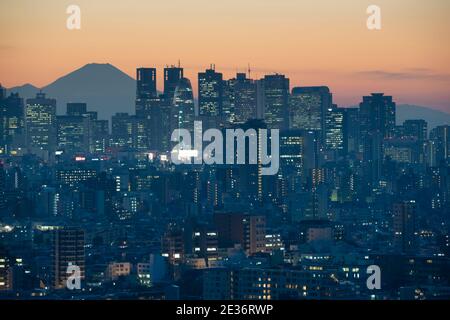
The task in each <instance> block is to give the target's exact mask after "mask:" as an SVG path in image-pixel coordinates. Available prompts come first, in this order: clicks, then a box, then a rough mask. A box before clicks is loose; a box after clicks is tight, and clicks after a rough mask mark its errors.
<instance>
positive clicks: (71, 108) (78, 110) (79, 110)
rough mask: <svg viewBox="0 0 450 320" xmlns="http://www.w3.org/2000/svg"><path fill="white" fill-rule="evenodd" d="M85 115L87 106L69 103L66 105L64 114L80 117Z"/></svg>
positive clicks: (79, 103)
mask: <svg viewBox="0 0 450 320" xmlns="http://www.w3.org/2000/svg"><path fill="white" fill-rule="evenodd" d="M86 113H87V105H86V103H83V102H69V103H67V111H66V114H67V115H68V116H75V117H80V116H82V115H85V114H86Z"/></svg>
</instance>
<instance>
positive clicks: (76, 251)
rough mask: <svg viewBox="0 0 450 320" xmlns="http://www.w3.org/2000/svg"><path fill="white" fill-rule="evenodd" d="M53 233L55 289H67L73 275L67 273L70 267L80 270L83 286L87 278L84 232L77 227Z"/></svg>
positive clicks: (65, 228)
mask: <svg viewBox="0 0 450 320" xmlns="http://www.w3.org/2000/svg"><path fill="white" fill-rule="evenodd" d="M52 232H53V234H52V247H53V250H52V259H53V266H52V275H53V284H52V285H53V288H54V289H64V288H67V280H68V277H69V276H70V275H71V274H70V273H69V274H68V273H67V268H68V267H69V266H70V265H72V266H75V267H78V268H79V270H80V280H81V285H82V284H83V280H84V277H85V253H84V243H85V237H84V231H83V230H81V229H78V228H76V227H64V228H62V229H58V230H54V231H52Z"/></svg>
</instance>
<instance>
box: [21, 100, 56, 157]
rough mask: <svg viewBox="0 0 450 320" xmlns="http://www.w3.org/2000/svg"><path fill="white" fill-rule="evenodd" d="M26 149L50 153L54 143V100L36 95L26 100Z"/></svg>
mask: <svg viewBox="0 0 450 320" xmlns="http://www.w3.org/2000/svg"><path fill="white" fill-rule="evenodd" d="M25 123H26V128H27V130H26V131H27V133H26V135H27V147H28V148H29V149H30V150H31V151H36V150H39V149H41V150H45V151H52V150H53V149H54V148H55V143H56V100H55V99H49V98H46V97H45V93H42V92H40V93H38V94H36V98H34V99H27V102H26V108H25Z"/></svg>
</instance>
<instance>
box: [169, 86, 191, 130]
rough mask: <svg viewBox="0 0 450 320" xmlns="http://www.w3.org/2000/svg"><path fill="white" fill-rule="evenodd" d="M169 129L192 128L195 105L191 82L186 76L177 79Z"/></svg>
mask: <svg viewBox="0 0 450 320" xmlns="http://www.w3.org/2000/svg"><path fill="white" fill-rule="evenodd" d="M172 119H173V121H174V123H173V124H172V125H171V129H172V130H173V129H178V128H179V129H188V130H190V131H192V130H194V120H195V105H194V95H193V92H192V86H191V82H190V81H189V79H187V78H182V79H181V80H180V81H178V84H177V86H176V88H175V92H174V99H173V112H172Z"/></svg>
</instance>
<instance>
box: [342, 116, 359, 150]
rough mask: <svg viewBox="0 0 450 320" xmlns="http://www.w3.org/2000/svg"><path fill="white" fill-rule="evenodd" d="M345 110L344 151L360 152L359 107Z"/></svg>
mask: <svg viewBox="0 0 450 320" xmlns="http://www.w3.org/2000/svg"><path fill="white" fill-rule="evenodd" d="M343 111H344V124H343V128H344V152H345V153H358V152H360V151H361V150H360V149H359V146H360V142H359V140H360V136H359V109H358V108H345V109H343Z"/></svg>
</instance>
